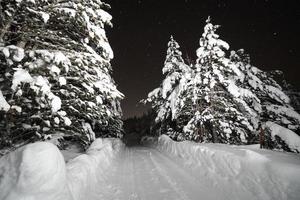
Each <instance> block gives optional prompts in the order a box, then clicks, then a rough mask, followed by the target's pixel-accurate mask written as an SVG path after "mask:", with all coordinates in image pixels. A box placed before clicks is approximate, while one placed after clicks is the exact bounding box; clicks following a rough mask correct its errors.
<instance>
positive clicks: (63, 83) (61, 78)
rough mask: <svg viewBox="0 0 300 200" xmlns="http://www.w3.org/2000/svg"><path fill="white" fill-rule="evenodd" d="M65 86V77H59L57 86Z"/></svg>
mask: <svg viewBox="0 0 300 200" xmlns="http://www.w3.org/2000/svg"><path fill="white" fill-rule="evenodd" d="M66 84H67V80H66V78H65V77H59V85H60V86H63V85H66Z"/></svg>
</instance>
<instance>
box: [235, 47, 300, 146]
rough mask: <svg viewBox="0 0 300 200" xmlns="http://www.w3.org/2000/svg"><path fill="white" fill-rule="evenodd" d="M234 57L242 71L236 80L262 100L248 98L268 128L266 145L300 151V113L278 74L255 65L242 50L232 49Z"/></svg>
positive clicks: (250, 104) (264, 126)
mask: <svg viewBox="0 0 300 200" xmlns="http://www.w3.org/2000/svg"><path fill="white" fill-rule="evenodd" d="M230 59H231V61H232V62H233V63H234V66H235V67H237V70H238V71H239V73H238V76H236V77H235V79H236V83H237V84H238V85H239V87H241V88H244V90H248V91H251V92H252V94H251V95H255V97H256V99H258V100H259V101H258V102H251V101H247V100H246V101H247V104H248V105H249V107H250V108H252V109H253V110H255V111H256V113H257V117H258V121H259V122H260V123H261V125H262V128H263V129H267V130H266V131H265V132H267V133H265V136H264V140H265V141H262V142H264V143H265V144H264V145H265V147H266V148H279V149H284V150H287V151H295V152H300V147H299V146H297V145H295V144H297V142H296V141H300V137H299V135H300V127H299V125H300V115H299V113H297V112H296V111H295V110H294V108H293V107H292V106H291V100H290V98H289V97H288V96H287V95H286V94H285V93H284V91H283V89H282V87H281V86H280V85H279V84H278V83H277V82H276V81H275V80H274V78H273V77H274V75H271V74H270V73H268V72H265V71H262V70H260V69H258V68H256V67H254V66H252V65H251V64H250V57H249V56H248V55H247V54H245V53H244V50H242V49H241V50H238V51H236V52H234V51H232V52H231V56H230ZM277 73H278V72H277ZM258 128H259V127H258Z"/></svg>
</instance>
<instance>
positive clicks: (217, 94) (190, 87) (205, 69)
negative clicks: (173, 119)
mask: <svg viewBox="0 0 300 200" xmlns="http://www.w3.org/2000/svg"><path fill="white" fill-rule="evenodd" d="M218 28H219V26H215V25H213V24H212V23H211V21H210V18H208V20H207V21H206V25H205V27H204V33H203V34H202V37H201V38H200V48H199V49H198V50H197V57H198V59H197V64H196V66H195V70H194V72H193V73H192V75H191V76H190V80H189V81H187V86H186V89H185V91H181V97H180V99H181V101H182V102H181V103H180V105H182V108H183V110H185V109H184V108H185V107H187V106H189V108H191V109H192V110H189V112H186V111H184V113H182V111H179V112H181V115H183V116H184V115H185V114H186V113H188V114H189V115H190V116H188V118H189V122H188V123H187V124H186V125H185V126H184V127H183V131H184V132H185V134H186V136H185V137H186V138H187V139H191V140H196V141H209V142H222V143H234V144H241V143H247V142H248V141H249V140H250V139H251V138H252V137H253V135H252V134H251V132H252V131H253V124H251V122H250V121H249V120H248V118H247V115H249V113H248V112H247V111H246V110H245V109H244V106H243V104H245V102H244V101H242V100H241V99H240V98H238V97H239V95H237V94H236V93H237V91H236V90H238V88H235V87H236V86H235V83H234V81H233V80H232V77H233V76H234V74H235V71H234V70H233V69H232V66H231V63H230V60H229V59H227V58H226V57H225V51H226V50H228V49H229V45H228V44H227V43H226V42H224V41H223V40H221V39H219V35H217V34H216V30H217V29H218Z"/></svg>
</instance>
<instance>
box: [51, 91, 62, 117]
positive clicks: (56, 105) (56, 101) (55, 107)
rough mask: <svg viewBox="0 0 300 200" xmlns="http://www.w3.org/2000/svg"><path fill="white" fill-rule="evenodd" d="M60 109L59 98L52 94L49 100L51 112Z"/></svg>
mask: <svg viewBox="0 0 300 200" xmlns="http://www.w3.org/2000/svg"><path fill="white" fill-rule="evenodd" d="M60 109H61V99H60V98H59V97H58V96H55V95H54V96H53V99H52V101H51V110H52V112H53V113H55V112H57V111H59V110H60Z"/></svg>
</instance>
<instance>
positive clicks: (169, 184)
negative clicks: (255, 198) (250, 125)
mask: <svg viewBox="0 0 300 200" xmlns="http://www.w3.org/2000/svg"><path fill="white" fill-rule="evenodd" d="M114 162H115V163H113V164H112V166H113V167H112V168H111V169H110V170H109V171H108V172H107V177H105V180H104V182H103V185H101V186H99V189H100V190H101V192H100V193H101V195H102V196H101V199H107V200H112V199H114V200H117V199H118V200H153V199H160V200H164V199H166V200H167V199H168V200H170V199H172V200H199V198H201V199H206V200H209V199H224V197H222V196H219V195H218V194H217V193H216V192H214V189H213V188H208V186H206V185H205V183H204V182H201V180H200V181H199V180H197V179H196V178H194V177H193V176H192V175H191V174H189V173H187V170H188V169H185V168H184V166H183V165H181V164H180V163H177V162H175V161H174V160H172V159H171V158H169V157H168V156H166V155H164V154H162V153H161V152H159V151H158V150H156V149H154V148H149V147H143V146H135V147H127V148H126V149H125V150H124V151H122V152H121V153H120V154H119V155H118V157H117V158H116V159H115V161H114Z"/></svg>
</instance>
